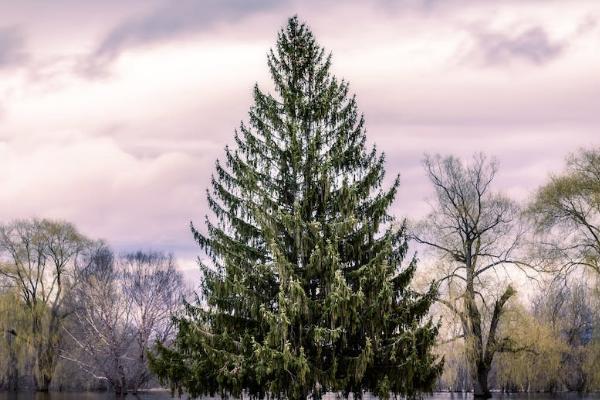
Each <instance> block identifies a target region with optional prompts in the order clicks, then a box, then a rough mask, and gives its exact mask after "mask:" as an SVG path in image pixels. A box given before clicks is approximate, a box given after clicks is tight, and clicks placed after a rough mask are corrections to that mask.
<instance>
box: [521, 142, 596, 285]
mask: <svg viewBox="0 0 600 400" xmlns="http://www.w3.org/2000/svg"><path fill="white" fill-rule="evenodd" d="M528 212H529V215H530V216H531V217H532V218H533V221H534V223H535V226H536V227H537V232H536V233H537V235H538V240H537V241H536V242H537V244H538V246H539V248H538V250H539V251H538V254H537V255H538V256H539V257H541V258H544V259H546V260H547V267H548V269H550V270H556V269H557V267H561V269H562V270H563V271H569V270H571V269H572V268H573V267H577V266H583V267H587V268H589V269H591V270H593V271H595V272H596V273H598V274H600V148H592V149H587V150H585V149H582V150H580V151H579V152H578V153H576V154H574V155H571V156H570V157H569V158H568V159H567V168H566V171H565V172H564V173H562V174H561V175H556V176H552V177H550V181H549V182H548V183H546V184H545V185H544V186H542V187H541V188H540V189H538V191H537V193H536V195H535V197H534V200H533V201H532V203H531V204H530V206H529V208H528Z"/></svg>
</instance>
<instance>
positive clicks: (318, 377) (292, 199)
mask: <svg viewBox="0 0 600 400" xmlns="http://www.w3.org/2000/svg"><path fill="white" fill-rule="evenodd" d="M268 65H269V68H270V71H271V77H272V79H273V82H274V85H275V91H276V95H271V94H267V93H264V92H262V91H261V90H260V89H259V88H258V87H255V88H254V106H253V107H252V108H251V109H250V118H249V124H242V125H241V127H240V129H239V131H238V132H236V135H235V141H236V148H235V149H230V148H226V162H225V163H224V164H221V163H220V162H219V161H217V164H216V175H215V176H214V177H213V180H212V191H211V192H209V194H208V201H209V205H210V208H211V210H212V211H213V213H214V218H213V219H212V220H211V219H208V218H207V220H206V232H207V233H206V234H204V233H201V232H200V231H198V230H196V229H195V228H194V227H193V226H192V231H193V233H194V237H195V238H196V240H197V241H198V243H199V244H200V246H201V247H202V249H203V250H204V251H205V252H206V253H207V255H208V256H209V259H210V261H209V262H206V263H201V269H202V272H203V276H204V280H203V285H202V291H201V295H200V298H199V299H198V302H197V304H195V305H192V304H187V305H186V310H185V312H184V313H183V315H182V316H180V317H179V318H177V319H176V322H177V325H178V329H179V331H178V335H177V338H176V340H175V342H174V343H173V344H172V345H171V346H163V345H159V346H158V350H157V353H156V354H155V355H154V356H152V357H151V367H152V368H153V370H154V371H155V372H156V374H157V375H158V376H159V377H160V379H161V380H162V382H163V383H166V384H169V385H170V386H171V387H172V388H173V389H174V390H178V391H180V392H181V391H186V392H188V393H189V394H191V395H192V396H198V395H203V394H211V395H213V394H221V395H224V396H227V395H232V396H236V397H238V396H240V395H241V394H242V393H246V394H248V395H250V396H251V397H258V398H263V397H266V396H270V397H274V398H293V399H304V398H306V397H307V396H313V397H314V398H320V397H321V396H322V394H323V393H325V392H327V391H338V392H342V393H344V394H346V395H347V394H349V393H354V395H355V396H359V397H360V396H361V395H362V393H363V391H371V392H373V393H375V394H377V395H379V396H381V397H384V398H387V397H388V396H389V395H390V394H391V393H394V394H402V395H408V396H414V395H418V394H419V393H420V392H422V391H430V390H431V388H432V385H433V384H434V381H435V379H436V378H437V377H438V375H439V373H440V372H441V368H442V362H441V361H440V360H439V359H438V358H437V357H436V356H435V355H433V354H432V352H431V351H432V346H433V344H434V341H435V338H436V335H437V325H435V324H433V323H432V322H431V320H430V319H428V317H427V313H428V310H429V307H430V305H431V302H432V301H433V299H434V289H433V288H432V289H431V290H430V291H429V292H428V293H426V294H425V295H419V294H417V293H415V292H414V291H413V290H411V289H410V288H409V284H410V281H411V279H412V277H413V274H414V272H415V260H414V259H413V260H412V261H410V262H408V263H406V265H405V266H401V262H402V261H403V259H404V258H405V255H406V252H407V242H406V235H405V228H404V224H395V223H394V221H393V218H392V217H391V216H390V215H389V214H388V210H389V208H390V205H391V204H392V202H393V200H394V197H395V194H396V191H397V188H398V184H399V181H398V178H396V180H395V181H394V183H393V184H392V186H391V187H390V188H389V189H386V190H384V189H382V180H383V178H384V156H383V154H378V153H377V151H376V149H375V148H374V147H373V148H371V149H368V148H367V146H366V143H365V142H366V136H365V128H364V119H363V117H362V115H360V114H359V112H358V109H357V105H356V100H355V98H354V97H353V96H349V95H348V83H347V82H345V81H339V80H337V79H336V78H335V77H333V76H332V75H331V73H330V65H331V55H330V54H326V52H325V50H323V49H322V48H321V47H319V45H318V44H317V42H316V41H315V38H314V37H313V34H312V33H311V32H310V30H309V29H308V28H307V26H306V25H304V24H301V23H299V22H298V19H297V18H296V17H294V18H291V19H290V20H289V21H288V24H287V26H286V27H285V28H284V29H283V30H282V31H281V32H280V33H279V35H278V39H277V45H276V47H275V49H274V50H271V51H270V53H269V54H268Z"/></svg>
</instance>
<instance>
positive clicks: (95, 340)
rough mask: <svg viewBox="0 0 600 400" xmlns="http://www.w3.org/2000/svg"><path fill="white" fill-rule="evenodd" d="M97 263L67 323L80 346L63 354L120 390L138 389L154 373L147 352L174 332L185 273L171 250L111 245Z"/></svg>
mask: <svg viewBox="0 0 600 400" xmlns="http://www.w3.org/2000/svg"><path fill="white" fill-rule="evenodd" d="M91 265H92V267H91V268H89V269H88V273H87V274H86V276H85V278H84V279H83V280H82V283H81V285H79V286H78V289H77V291H76V296H75V297H74V299H73V305H72V307H73V309H74V316H75V318H74V321H73V323H72V324H71V325H70V326H69V327H66V328H65V332H66V333H67V335H68V336H69V337H70V338H71V339H72V341H73V343H74V344H75V346H74V348H75V351H65V352H63V354H62V357H63V358H65V359H67V360H70V361H72V362H74V363H76V364H77V365H79V366H80V367H81V369H83V370H84V371H86V372H87V373H89V374H90V375H92V376H94V377H96V378H98V379H102V380H105V381H107V382H109V383H110V385H111V386H112V387H113V389H114V390H115V392H117V393H120V394H124V393H127V392H128V391H133V392H136V391H137V390H138V389H139V388H141V387H143V385H144V384H146V383H147V382H148V381H149V380H150V378H151V375H150V374H149V372H148V369H147V365H146V361H147V360H146V355H147V352H148V351H150V350H151V348H152V346H153V344H154V343H155V342H156V341H157V340H160V341H165V340H167V339H169V337H170V334H171V330H172V324H171V316H172V314H173V313H174V312H176V310H177V308H178V307H179V305H180V304H181V296H182V294H183V284H182V276H181V273H180V272H179V271H177V269H176V266H175V261H174V258H173V256H171V255H165V254H163V253H157V252H137V253H131V254H126V255H123V256H121V257H118V258H117V259H115V257H114V256H113V253H112V252H111V251H110V249H108V248H107V247H105V246H103V247H100V248H98V249H97V251H96V253H95V255H94V256H93V260H92V263H91Z"/></svg>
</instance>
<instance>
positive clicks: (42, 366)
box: [0, 219, 91, 391]
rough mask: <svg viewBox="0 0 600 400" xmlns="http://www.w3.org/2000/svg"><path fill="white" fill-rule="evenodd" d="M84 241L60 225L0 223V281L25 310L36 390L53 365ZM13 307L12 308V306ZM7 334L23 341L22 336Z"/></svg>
mask: <svg viewBox="0 0 600 400" xmlns="http://www.w3.org/2000/svg"><path fill="white" fill-rule="evenodd" d="M90 243H91V242H90V240H89V239H87V238H86V237H84V236H83V235H82V234H81V233H79V232H78V231H77V229H76V228H75V227H74V226H73V225H71V224H69V223H66V222H61V221H52V220H46V219H43V220H38V219H31V220H20V221H14V222H11V223H8V224H3V225H0V277H2V278H3V279H4V280H5V281H6V282H7V283H8V284H9V285H10V286H12V287H13V288H14V290H15V291H16V292H17V293H18V294H19V297H20V300H21V302H22V304H23V305H24V307H25V309H26V310H27V314H28V317H29V319H30V328H29V332H27V334H29V335H31V339H30V341H31V342H32V344H33V352H34V364H35V368H34V371H33V378H34V384H35V387H36V390H38V391H48V389H49V387H50V384H51V382H52V378H53V376H54V370H55V368H56V365H57V362H58V350H59V348H60V345H61V340H62V334H61V330H62V328H63V324H64V322H65V319H66V318H67V316H68V314H69V312H68V310H67V307H66V306H65V305H66V304H65V300H66V299H67V298H68V295H69V294H70V292H71V289H72V288H73V286H74V285H75V283H76V282H77V280H78V275H79V271H80V270H81V269H82V268H83V267H82V260H84V259H85V257H84V254H85V253H86V251H87V250H88V248H89V244H90ZM15 307H16V305H15ZM13 336H15V337H19V338H23V337H26V335H25V334H24V332H14V334H13Z"/></svg>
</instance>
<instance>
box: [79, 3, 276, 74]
mask: <svg viewBox="0 0 600 400" xmlns="http://www.w3.org/2000/svg"><path fill="white" fill-rule="evenodd" d="M285 3H286V2H285V1H278V0H231V1H225V2H223V1H220V0H205V1H196V0H184V1H179V2H177V4H174V3H172V2H166V3H165V4H163V5H162V6H161V7H159V8H157V9H155V10H154V11H152V12H150V13H148V14H146V15H143V16H138V17H135V18H131V19H127V20H125V21H123V22H122V23H120V24H118V25H117V26H115V27H114V28H113V29H112V30H110V31H109V32H108V34H107V35H106V36H105V37H104V39H103V40H102V41H101V42H100V44H99V46H98V47H97V48H96V49H95V51H94V52H93V53H92V54H91V55H90V56H89V57H88V58H87V59H86V60H85V62H84V63H83V70H84V72H86V73H88V74H92V75H93V74H97V73H102V72H103V71H104V70H105V68H106V67H107V66H108V65H109V64H110V62H111V61H113V60H115V59H116V58H117V57H118V56H119V55H120V54H121V53H122V52H123V51H124V50H125V49H127V48H129V47H136V46H142V45H147V44H151V43H155V42H161V41H164V40H168V39H173V38H175V37H178V36H180V35H184V34H186V33H194V32H201V31H204V30H208V29H210V28H212V27H214V26H215V25H216V24H218V23H232V22H236V21H238V20H240V19H242V18H244V17H247V16H249V15H252V14H256V13H259V12H261V11H265V10H269V9H273V8H277V7H279V6H281V5H283V4H285Z"/></svg>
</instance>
